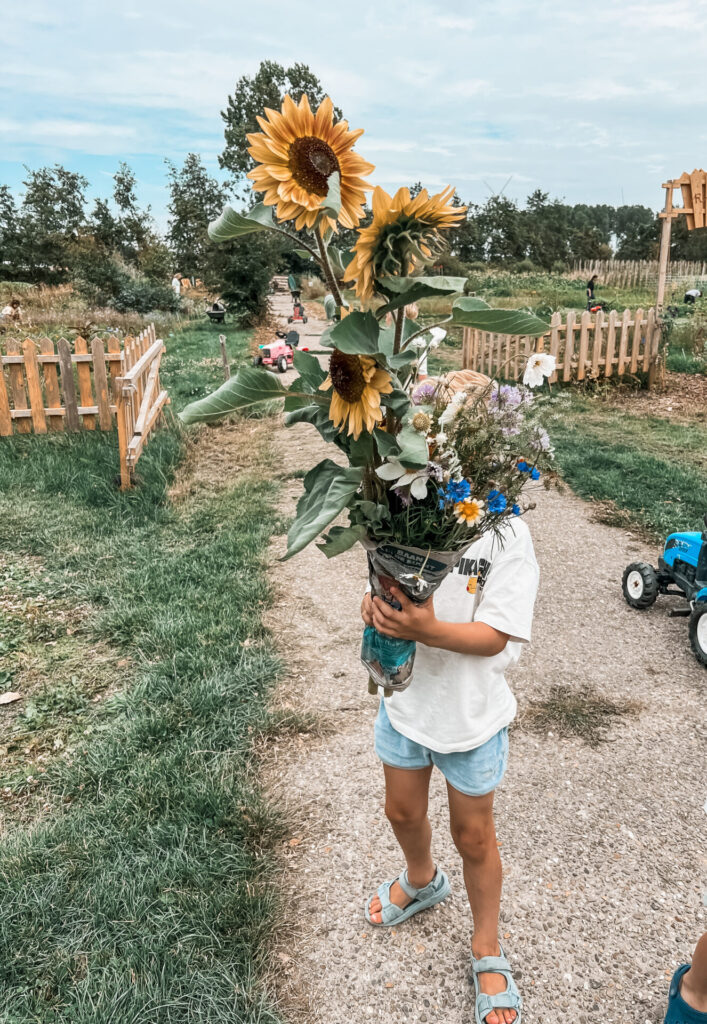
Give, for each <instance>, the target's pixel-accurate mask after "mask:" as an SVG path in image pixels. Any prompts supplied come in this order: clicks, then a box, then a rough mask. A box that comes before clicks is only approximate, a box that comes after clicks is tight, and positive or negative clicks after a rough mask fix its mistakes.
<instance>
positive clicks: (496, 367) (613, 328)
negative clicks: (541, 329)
mask: <svg viewBox="0 0 707 1024" xmlns="http://www.w3.org/2000/svg"><path fill="white" fill-rule="evenodd" d="M660 336H661V335H660V326H659V324H658V322H657V320H656V314H655V309H649V310H648V312H647V313H646V314H644V312H643V310H642V309H637V310H636V312H635V314H633V313H631V311H630V310H628V309H626V310H624V312H623V314H621V315H619V314H618V313H617V312H616V311H615V310H612V311H611V313H609V314H608V316H607V315H606V314H604V313H603V312H602V311H601V310H600V311H599V312H598V313H590V312H588V311H586V310H585V312H584V313H582V314H581V316H579V317H577V314H576V313H574V312H569V313H568V314H567V318H566V319H565V320H563V318H562V315H561V314H560V313H553V315H552V318H551V320H550V330H549V331H548V333H547V334H544V335H542V336H541V337H540V338H529V337H517V336H515V335H510V334H495V333H492V332H489V331H479V330H476V329H475V328H471V327H466V328H465V329H464V337H463V343H462V365H463V366H464V368H465V369H469V370H477V371H478V372H479V373H485V374H487V375H488V376H489V377H500V378H503V379H505V380H520V379H521V378H522V376H523V372H524V370H525V366H526V363H527V362H528V359H529V357H530V355H531V354H532V353H533V352H548V353H550V354H551V355H553V356H554V357H555V360H556V366H557V368H556V371H555V373H554V374H553V376H552V377H551V378H550V383H554V382H555V381H558V380H559V381H571V380H585V379H586V378H593V379H594V378H598V377H611V376H613V375H614V374H615V375H616V376H617V377H622V376H623V375H624V374H627V373H631V374H636V373H638V372H639V371H640V372H643V373H647V374H648V386H649V387H651V386H652V384H653V383H654V380H655V373H656V367H657V365H658V360H659V356H660Z"/></svg>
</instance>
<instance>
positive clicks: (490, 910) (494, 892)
mask: <svg viewBox="0 0 707 1024" xmlns="http://www.w3.org/2000/svg"><path fill="white" fill-rule="evenodd" d="M447 793H448V795H449V823H450V827H451V830H452V838H453V839H454V844H455V846H456V848H457V850H458V851H459V853H460V855H461V858H462V862H463V865H464V883H465V885H466V891H467V895H468V897H469V904H470V906H471V913H472V917H473V919H474V935H473V938H472V940H471V948H472V951H473V953H474V956H475V957H476V958H477V960H478V959H480V958H481V957H483V956H498V955H499V954H500V947H499V944H498V915H499V911H500V907H501V880H502V871H501V858H500V856H499V853H498V846H497V845H496V828H495V825H494V821H493V793H487V794H486V796H465V795H464V794H463V793H460V792H459V791H458V790H456V789H454V787H453V786H450V784H449V783H447ZM479 987H480V988H481V991H482V992H486V993H487V995H497V994H498V993H499V992H503V991H505V988H506V979H505V978H504V977H503V975H502V974H492V973H490V972H485V973H484V974H480V975H479ZM516 1017H517V1013H516V1011H515V1010H506V1009H498V1010H496V1011H495V1012H494V1013H490V1014H489V1015H488V1016H487V1018H486V1021H485V1024H513V1021H514V1020H515V1019H516Z"/></svg>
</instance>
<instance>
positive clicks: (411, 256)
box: [344, 185, 466, 299]
mask: <svg viewBox="0 0 707 1024" xmlns="http://www.w3.org/2000/svg"><path fill="white" fill-rule="evenodd" d="M453 195H454V189H453V188H452V187H451V185H450V186H448V187H447V188H446V189H444V190H443V191H442V192H438V193H437V194H436V195H434V196H429V195H428V194H427V189H424V188H423V189H422V190H421V191H420V192H418V194H417V195H416V196H415V197H414V199H413V198H412V197H411V195H410V192H409V191H408V189H406V188H399V189H398V191H397V192H396V193H395V195H394V196H392V197H391V196H389V195H388V193H387V192H386V191H385V190H384V189H382V188H380V187H376V188H375V190H374V192H373V202H372V207H373V221H372V223H371V224H370V226H369V227H367V228H361V230H360V231H359V233H358V241H357V242H356V245H355V247H354V258H353V259H352V260H351V262H350V263H349V265H348V268H347V274H346V277H345V278H344V280H346V281H354V280H355V281H356V294H357V295H358V296H359V298H361V299H368V298H370V297H371V296H372V295H373V292H374V290H375V288H374V282H375V280H376V278H378V277H385V276H390V275H394V274H395V275H400V276H401V277H405V276H406V275H408V274H410V273H412V271H413V270H415V269H416V268H417V267H420V266H423V265H424V264H426V263H429V262H431V261H432V260H433V259H434V258H435V257H436V256H437V255H439V253H440V252H442V250H443V248H444V242H443V239H442V235H441V232H442V231H445V230H447V229H448V228H451V227H454V225H455V224H456V223H457V222H458V221H459V220H462V219H463V218H464V215H465V214H466V207H465V206H452V205H451V204H450V203H449V200H450V199H451V198H452V196H453Z"/></svg>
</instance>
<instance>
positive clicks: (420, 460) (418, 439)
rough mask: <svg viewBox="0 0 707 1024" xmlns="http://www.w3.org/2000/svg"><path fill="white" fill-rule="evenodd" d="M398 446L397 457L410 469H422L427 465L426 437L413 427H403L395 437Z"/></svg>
mask: <svg viewBox="0 0 707 1024" xmlns="http://www.w3.org/2000/svg"><path fill="white" fill-rule="evenodd" d="M396 441H397V442H398V445H399V446H400V455H399V456H398V459H399V460H400V462H402V464H403V466H408V467H410V468H411V469H422V468H423V466H426V465H427V461H428V459H429V454H428V450H427V438H426V437H425V435H424V434H421V433H420V431H419V430H415V428H414V427H403V429H402V430H401V431H400V433H399V434H398V435H397V437H396Z"/></svg>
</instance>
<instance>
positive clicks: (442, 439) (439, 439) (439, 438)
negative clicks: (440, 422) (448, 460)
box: [434, 430, 447, 448]
mask: <svg viewBox="0 0 707 1024" xmlns="http://www.w3.org/2000/svg"><path fill="white" fill-rule="evenodd" d="M434 440H435V444H436V445H437V446H438V447H439V448H441V447H442V445H443V444H446V443H447V435H446V434H445V432H444V431H443V430H440V432H439V433H438V434H437V435H436V436H435V439H434Z"/></svg>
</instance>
